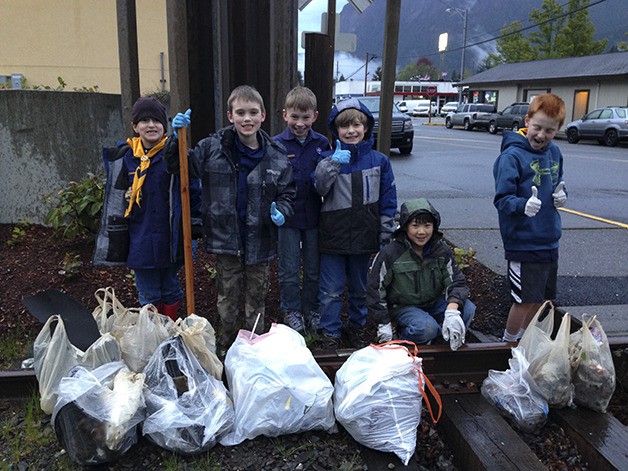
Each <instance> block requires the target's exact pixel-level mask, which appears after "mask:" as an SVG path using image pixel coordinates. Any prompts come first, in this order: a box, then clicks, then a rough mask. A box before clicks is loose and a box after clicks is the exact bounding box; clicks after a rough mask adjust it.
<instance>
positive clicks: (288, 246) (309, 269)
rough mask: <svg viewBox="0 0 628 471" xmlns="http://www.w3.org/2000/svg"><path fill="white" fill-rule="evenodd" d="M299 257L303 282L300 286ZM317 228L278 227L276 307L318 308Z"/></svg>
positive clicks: (306, 309) (299, 309) (308, 309)
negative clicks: (277, 295) (278, 298)
mask: <svg viewBox="0 0 628 471" xmlns="http://www.w3.org/2000/svg"><path fill="white" fill-rule="evenodd" d="M301 257H303V284H302V286H301V282H300V279H301ZM318 257H319V256H318V229H307V230H306V229H293V228H291V227H285V228H284V227H280V228H279V296H280V304H279V309H280V310H281V311H283V312H285V311H298V312H300V313H302V314H303V315H304V316H306V317H307V316H309V313H310V312H311V311H318V278H319V258H318Z"/></svg>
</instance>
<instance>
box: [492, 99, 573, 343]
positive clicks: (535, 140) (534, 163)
mask: <svg viewBox="0 0 628 471" xmlns="http://www.w3.org/2000/svg"><path fill="white" fill-rule="evenodd" d="M564 121H565V102H564V101H563V100H562V99H561V98H560V97H558V96H557V95H554V94H552V93H545V94H542V95H539V96H537V97H535V98H534V99H533V100H532V103H531V104H530V109H529V110H528V114H527V115H526V118H525V122H526V127H525V128H522V129H520V130H519V131H518V132H516V133H514V132H506V133H504V137H503V140H502V146H501V154H500V156H499V157H498V158H497V160H496V161H495V164H494V165H493V175H494V177H495V199H494V204H495V207H496V208H497V212H498V215H499V229H500V232H501V236H502V240H503V243H504V251H505V256H506V260H507V261H508V280H509V282H510V295H511V297H512V299H513V304H512V306H511V308H510V312H509V313H508V320H507V323H506V329H505V330H504V337H503V340H504V341H506V342H514V341H517V340H519V339H520V338H521V337H522V336H523V332H524V331H525V328H526V327H527V326H528V324H529V323H530V321H531V320H532V317H533V316H534V314H535V313H536V311H537V310H538V309H539V308H540V306H541V304H542V303H543V302H544V301H545V300H551V299H553V298H555V297H556V278H557V274H558V244H559V240H560V236H561V230H562V228H561V220H560V214H559V213H558V208H560V207H561V206H563V205H564V204H565V202H566V201H567V193H566V190H565V182H564V181H563V156H562V154H561V152H560V149H559V148H558V146H557V145H556V144H554V143H553V142H552V139H554V137H555V136H556V133H557V132H558V130H559V129H560V127H561V126H562V125H563V122H564Z"/></svg>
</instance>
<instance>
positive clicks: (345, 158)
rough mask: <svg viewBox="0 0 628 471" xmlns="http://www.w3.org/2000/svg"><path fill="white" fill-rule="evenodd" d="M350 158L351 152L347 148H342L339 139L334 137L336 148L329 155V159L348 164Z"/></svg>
mask: <svg viewBox="0 0 628 471" xmlns="http://www.w3.org/2000/svg"><path fill="white" fill-rule="evenodd" d="M350 159H351V152H349V151H348V150H342V148H341V147H340V140H339V139H336V150H335V151H334V153H333V154H332V155H331V160H333V161H334V162H338V163H339V164H348V163H349V160H350Z"/></svg>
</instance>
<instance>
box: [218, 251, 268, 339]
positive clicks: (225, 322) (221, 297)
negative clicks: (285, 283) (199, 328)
mask: <svg viewBox="0 0 628 471" xmlns="http://www.w3.org/2000/svg"><path fill="white" fill-rule="evenodd" d="M269 272H270V265H269V264H268V263H260V264H257V265H245V264H244V261H243V260H242V258H241V257H237V256H233V255H217V256H216V282H217V287H218V300H217V303H216V308H217V310H218V315H219V316H220V323H221V329H220V337H219V339H218V344H219V345H220V346H221V347H223V348H227V347H229V346H230V345H231V344H232V343H233V341H234V340H235V338H236V335H237V334H238V329H239V328H240V326H239V325H238V317H239V316H238V315H239V313H240V300H241V299H244V323H243V325H242V327H243V328H244V329H247V330H250V331H252V330H253V326H254V325H255V320H256V319H257V315H258V314H261V316H260V319H259V322H258V323H257V327H256V328H255V332H256V333H258V334H259V333H262V332H263V331H264V309H265V302H266V293H267V292H268V280H269Z"/></svg>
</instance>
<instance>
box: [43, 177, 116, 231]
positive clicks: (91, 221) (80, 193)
mask: <svg viewBox="0 0 628 471" xmlns="http://www.w3.org/2000/svg"><path fill="white" fill-rule="evenodd" d="M104 196H105V183H104V179H103V177H102V176H99V175H94V174H92V173H88V174H87V177H86V178H85V179H83V180H82V181H80V182H78V183H77V182H69V183H68V186H67V187H65V188H63V189H61V190H59V191H58V192H57V193H56V194H54V193H51V194H49V195H47V196H46V197H45V198H44V199H45V201H46V202H47V203H49V204H50V205H51V206H52V209H51V210H50V211H49V212H48V214H47V215H46V218H45V221H46V223H47V224H50V225H51V226H52V227H53V228H54V229H56V230H58V231H60V232H61V233H62V235H63V237H64V238H65V239H69V240H73V239H76V238H81V237H85V236H92V237H93V236H95V235H96V233H97V232H98V226H99V224H100V214H101V211H102V206H103V199H104Z"/></svg>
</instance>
